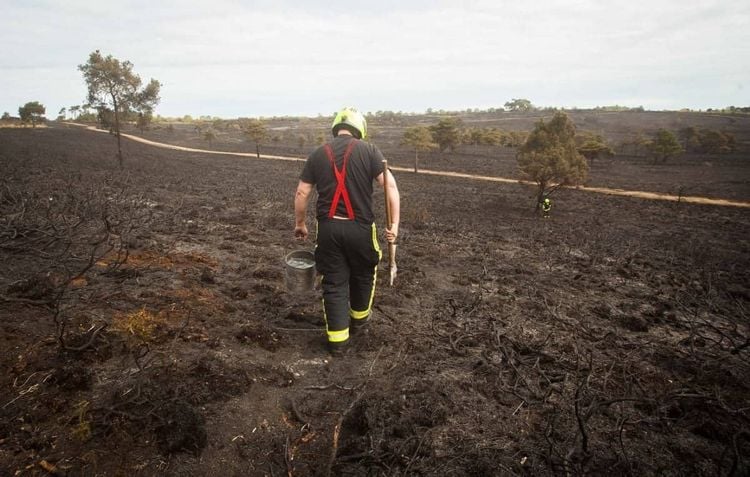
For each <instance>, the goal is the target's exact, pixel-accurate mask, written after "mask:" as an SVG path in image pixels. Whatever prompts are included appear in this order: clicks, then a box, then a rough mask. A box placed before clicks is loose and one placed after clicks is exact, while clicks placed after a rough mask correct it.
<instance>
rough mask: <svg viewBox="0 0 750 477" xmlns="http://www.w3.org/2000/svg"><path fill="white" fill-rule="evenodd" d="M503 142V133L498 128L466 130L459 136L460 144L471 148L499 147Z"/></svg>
mask: <svg viewBox="0 0 750 477" xmlns="http://www.w3.org/2000/svg"><path fill="white" fill-rule="evenodd" d="M504 141H505V133H504V132H503V131H502V130H500V129H498V128H468V129H464V130H463V131H462V134H461V144H470V145H473V146H499V145H502V144H504Z"/></svg>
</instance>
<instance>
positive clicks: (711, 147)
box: [697, 129, 737, 154]
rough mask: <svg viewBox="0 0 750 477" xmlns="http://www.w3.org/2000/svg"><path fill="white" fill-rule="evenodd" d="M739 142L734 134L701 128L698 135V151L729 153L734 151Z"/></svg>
mask: <svg viewBox="0 0 750 477" xmlns="http://www.w3.org/2000/svg"><path fill="white" fill-rule="evenodd" d="M736 148H737V144H736V142H735V139H734V135H733V134H731V133H726V132H722V131H716V130H713V129H706V130H701V131H700V134H699V136H698V147H697V149H698V151H699V152H702V153H705V154H728V153H730V152H734V151H735V150H736Z"/></svg>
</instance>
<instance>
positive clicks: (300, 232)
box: [294, 181, 313, 240]
mask: <svg viewBox="0 0 750 477" xmlns="http://www.w3.org/2000/svg"><path fill="white" fill-rule="evenodd" d="M312 189H313V185H312V184H309V183H307V182H304V181H299V184H297V192H296V193H295V194H294V236H295V237H297V238H298V239H300V240H305V239H307V225H306V224H305V218H306V217H307V204H308V202H310V195H311V193H312Z"/></svg>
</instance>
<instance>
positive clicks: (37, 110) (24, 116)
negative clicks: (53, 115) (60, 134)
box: [18, 101, 46, 128]
mask: <svg viewBox="0 0 750 477" xmlns="http://www.w3.org/2000/svg"><path fill="white" fill-rule="evenodd" d="M45 112H46V109H45V107H44V105H43V104H42V103H40V102H39V101H30V102H28V103H26V104H24V105H23V106H21V107H20V108H18V116H20V118H21V121H23V122H24V123H31V127H34V128H35V127H36V124H37V123H38V122H41V121H43V120H44V113H45Z"/></svg>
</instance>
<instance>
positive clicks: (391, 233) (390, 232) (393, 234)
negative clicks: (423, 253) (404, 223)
mask: <svg viewBox="0 0 750 477" xmlns="http://www.w3.org/2000/svg"><path fill="white" fill-rule="evenodd" d="M397 238H398V224H391V228H389V229H385V239H386V240H387V241H388V243H396V239H397Z"/></svg>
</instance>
